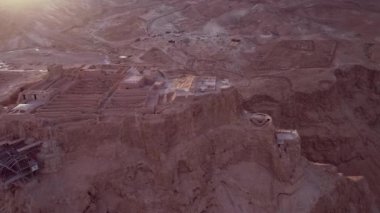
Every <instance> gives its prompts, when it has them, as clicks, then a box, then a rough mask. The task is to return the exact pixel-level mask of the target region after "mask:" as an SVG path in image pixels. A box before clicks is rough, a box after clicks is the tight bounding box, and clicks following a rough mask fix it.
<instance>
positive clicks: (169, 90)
mask: <svg viewBox="0 0 380 213" xmlns="http://www.w3.org/2000/svg"><path fill="white" fill-rule="evenodd" d="M238 99H239V96H238V94H237V92H236V90H235V89H234V87H233V86H232V85H231V84H230V82H229V80H228V79H220V78H217V77H215V76H194V75H189V74H177V75H173V76H168V75H167V74H164V73H162V72H160V71H157V70H150V69H146V68H140V67H126V66H118V65H99V66H95V65H93V66H86V67H79V68H78V67H73V68H64V67H62V66H52V67H50V68H49V73H48V75H47V77H46V78H45V79H44V80H42V81H40V82H37V83H35V84H33V85H32V86H30V87H29V88H28V89H26V90H22V91H21V92H20V93H19V95H18V98H17V103H16V104H15V105H14V106H13V107H10V108H7V109H3V111H2V113H1V115H0V116H1V119H2V121H3V122H2V123H1V128H0V138H1V139H0V141H1V143H0V145H1V153H0V154H1V158H0V167H1V170H0V172H1V173H0V174H1V180H2V185H3V187H4V188H8V187H10V186H11V185H14V184H19V183H20V181H28V179H29V178H33V176H34V175H38V174H37V173H36V172H42V173H47V174H48V173H55V172H57V171H58V170H59V169H60V165H61V164H62V161H63V158H62V155H63V152H64V150H67V149H69V147H70V146H73V142H75V143H74V146H76V145H78V144H80V143H88V141H89V140H90V141H91V140H92V139H93V138H97V139H100V140H107V139H112V138H118V139H119V140H121V141H122V142H123V143H128V144H130V145H131V146H132V147H137V148H142V149H143V150H144V152H145V154H146V156H147V157H148V158H149V159H154V160H158V161H160V160H162V154H165V153H169V152H170V151H171V147H173V146H174V145H175V144H176V143H181V142H180V140H183V139H184V138H191V137H193V136H194V135H197V134H200V133H202V132H204V131H205V130H206V129H207V128H209V126H215V125H222V124H228V123H230V122H234V120H241V119H243V120H246V121H245V122H248V123H250V125H251V126H252V128H254V129H257V130H258V131H263V133H264V132H265V134H266V135H267V136H266V139H265V140H264V141H262V144H261V145H260V146H262V147H260V149H261V152H263V153H266V154H267V155H269V156H271V158H272V160H271V162H272V163H271V166H270V167H272V168H273V171H275V173H276V176H277V178H278V179H279V180H281V181H285V182H287V181H288V182H291V181H293V180H294V179H295V178H297V175H298V174H297V172H298V171H297V167H298V165H299V162H300V158H301V157H300V137H299V135H298V133H297V131H296V130H282V129H276V127H274V125H273V123H272V118H271V117H270V116H269V115H266V114H262V113H254V114H252V113H248V112H245V111H242V109H241V108H240V106H239V104H238V103H239V101H238ZM174 126H175V127H174ZM170 128H174V129H175V132H173V130H170ZM154 131H157V132H154ZM268 133H269V134H268Z"/></svg>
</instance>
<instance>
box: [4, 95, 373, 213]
mask: <svg viewBox="0 0 380 213" xmlns="http://www.w3.org/2000/svg"><path fill="white" fill-rule="evenodd" d="M189 101H190V100H189ZM173 107H174V108H169V109H167V110H168V111H167V112H166V113H163V114H161V115H155V116H156V117H151V116H145V117H144V118H137V119H135V120H134V121H133V120H131V119H129V118H126V119H125V120H124V121H122V120H120V119H117V120H119V123H118V122H116V120H115V121H114V122H110V121H109V120H107V121H100V122H99V121H98V122H96V121H83V122H72V123H66V124H61V125H59V126H57V127H56V128H55V130H54V132H55V133H54V135H56V136H57V138H61V139H62V140H63V141H60V144H61V145H60V146H61V147H62V152H64V155H63V156H62V159H61V160H60V161H59V162H60V166H59V168H60V169H59V170H55V171H50V173H49V172H47V173H44V174H40V175H38V176H37V177H35V178H36V179H34V180H33V181H32V182H29V183H28V184H26V185H23V186H22V187H20V188H17V187H16V188H13V189H12V192H7V194H6V195H4V196H2V203H3V204H4V205H2V206H4V207H3V208H4V212H7V211H8V212H24V211H31V212H123V211H125V210H128V211H130V212H226V213H227V212H326V211H327V212H328V211H330V210H331V209H336V210H337V211H340V210H347V211H349V212H376V211H377V210H376V206H375V205H374V201H373V197H372V196H371V192H370V191H369V190H368V186H367V183H366V181H365V180H364V179H362V178H360V177H352V178H347V177H345V176H342V175H341V174H338V173H337V170H336V168H335V167H333V166H330V165H322V164H315V163H311V162H309V161H307V160H306V159H305V158H303V157H301V149H300V147H299V146H300V144H298V143H300V141H299V140H300V139H299V138H298V137H297V135H295V136H296V137H294V138H293V139H292V140H290V141H286V143H282V142H281V143H278V141H277V140H279V139H281V137H279V136H278V134H279V132H278V131H277V130H276V128H275V127H274V126H273V124H272V123H271V121H270V120H268V121H266V122H267V123H263V125H258V123H257V122H252V121H253V120H252V119H257V117H252V118H251V117H250V113H246V112H245V113H244V112H243V111H242V108H241V99H240V97H239V95H238V93H237V91H236V90H235V89H229V90H226V91H224V92H222V93H221V94H218V95H212V96H204V97H198V98H196V99H195V100H191V101H190V102H189V104H186V106H185V107H183V108H181V107H179V106H176V104H175V103H174V106H173ZM158 118H159V119H158ZM257 121H258V122H260V119H259V120H257ZM10 125H16V126H17V125H22V124H21V123H19V124H17V123H13V124H12V123H8V125H7V127H8V128H9V126H10ZM136 126H144V128H138V129H135V127H136ZM41 127H42V129H41V131H40V132H41V134H44V133H43V132H44V131H43V128H44V127H43V126H40V127H38V125H33V121H32V120H31V121H30V124H29V126H28V128H29V131H30V133H35V134H37V132H39V131H38V129H39V128H41ZM45 128H46V127H45ZM173 128H174V129H175V131H174V130H173ZM132 130H136V131H132ZM137 130H139V131H137ZM280 133H281V134H285V133H287V132H286V131H283V130H281V131H280ZM292 134H293V133H292ZM35 137H38V136H37V135H35ZM276 138H277V139H276ZM287 140H289V138H288V139H287ZM287 143H290V144H287ZM291 143H294V145H292V144H291ZM296 144H298V145H296ZM297 147H298V148H297ZM289 159H290V160H289ZM291 159H294V160H291ZM55 160H56V159H55ZM55 162H56V161H55ZM51 172H53V173H51ZM57 186H59V187H57ZM9 200H12V202H9Z"/></svg>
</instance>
